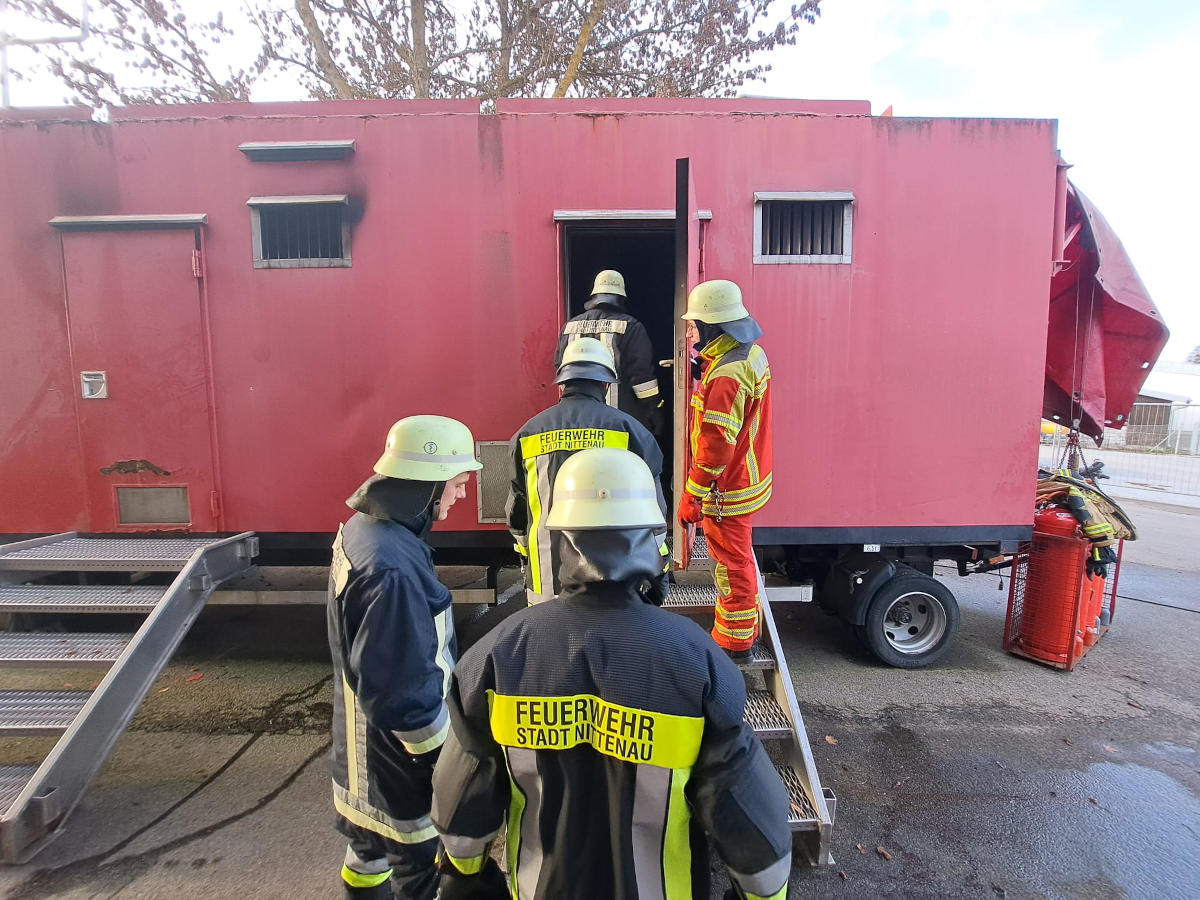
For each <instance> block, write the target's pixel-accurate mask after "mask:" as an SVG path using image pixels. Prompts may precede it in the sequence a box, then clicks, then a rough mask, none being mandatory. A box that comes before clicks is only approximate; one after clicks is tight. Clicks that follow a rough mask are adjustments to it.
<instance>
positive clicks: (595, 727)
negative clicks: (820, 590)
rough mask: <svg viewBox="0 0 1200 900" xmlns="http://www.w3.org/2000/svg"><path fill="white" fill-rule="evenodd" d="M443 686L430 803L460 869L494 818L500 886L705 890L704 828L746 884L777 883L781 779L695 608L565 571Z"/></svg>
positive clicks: (579, 891) (522, 899)
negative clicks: (649, 599)
mask: <svg viewBox="0 0 1200 900" xmlns="http://www.w3.org/2000/svg"><path fill="white" fill-rule="evenodd" d="M449 702H450V705H451V722H452V729H451V734H450V737H449V738H448V739H447V741H446V746H445V749H444V750H443V752H442V757H441V759H440V760H439V762H438V767H437V770H436V772H435V775H434V805H433V819H434V822H435V823H436V824H437V827H438V830H439V832H440V833H441V834H442V841H443V845H444V846H445V848H446V851H447V853H448V855H449V857H450V860H451V862H452V863H453V864H454V865H455V866H457V867H458V868H459V869H460V870H461V871H463V872H469V871H471V870H472V869H475V868H476V867H477V866H478V864H479V863H480V862H481V861H482V859H483V856H484V855H485V854H486V853H487V848H488V844H489V843H490V842H491V841H492V840H493V839H494V838H495V836H496V835H497V834H498V832H499V829H500V828H502V827H504V828H506V838H505V840H506V844H507V849H508V871H509V877H510V881H511V889H512V893H513V896H514V897H515V898H518V900H550V898H554V900H559V898H568V900H569V898H592V897H605V898H612V900H634V898H637V900H691V898H693V897H705V898H707V897H708V896H709V894H708V885H707V884H705V883H704V881H705V879H706V876H707V873H708V861H707V859H695V860H694V859H693V857H692V853H693V849H694V848H696V847H697V846H703V841H696V840H695V839H696V838H698V837H699V834H700V832H704V833H707V835H708V837H709V839H710V840H711V842H712V844H713V845H714V847H715V849H716V851H717V853H718V855H719V856H720V858H721V859H722V860H723V861H724V862H725V864H726V865H727V866H728V867H729V869H730V871H731V874H732V877H733V878H734V880H735V881H737V883H738V884H739V886H740V887H741V888H742V890H743V891H744V892H745V893H747V895H748V896H750V897H779V898H782V897H784V896H785V893H786V889H787V880H788V875H789V873H790V870H791V834H790V832H789V830H788V826H787V816H788V803H789V801H788V796H787V793H786V791H785V789H784V787H783V784H782V782H781V781H780V779H779V775H778V774H777V773H776V771H775V768H774V766H773V765H772V764H771V762H770V760H769V759H768V757H767V755H766V752H765V751H764V750H763V748H762V745H761V744H760V743H759V741H758V739H757V738H756V737H755V736H754V734H753V732H752V731H751V730H750V728H749V726H748V725H746V724H745V722H744V721H743V719H742V717H743V711H744V707H745V703H746V688H745V681H744V679H743V678H742V676H741V674H740V672H739V671H738V670H737V668H736V667H735V666H734V665H733V664H732V663H731V662H730V660H729V659H728V658H727V657H726V656H725V654H724V653H723V652H722V651H721V649H720V648H719V647H717V646H716V644H714V643H713V641H712V639H711V638H710V637H709V636H708V635H707V633H705V632H704V630H703V629H701V628H700V626H698V625H697V624H696V623H694V622H692V621H690V620H688V619H685V618H683V617H681V616H677V615H674V614H672V613H670V612H668V611H666V610H663V609H660V608H658V607H655V606H652V605H650V604H647V603H643V602H642V601H641V599H640V598H639V597H638V596H637V595H636V593H634V591H633V590H632V589H630V588H627V587H623V586H622V585H620V584H616V583H612V582H608V583H600V584H592V585H588V586H587V587H586V588H584V589H582V590H578V589H572V590H571V591H569V592H567V594H566V595H564V597H562V598H560V600H559V601H558V602H556V603H545V604H541V605H539V606H536V607H533V608H531V609H529V610H524V611H522V612H520V613H518V614H516V615H514V616H512V617H511V618H509V619H508V620H506V621H505V622H503V623H502V624H501V625H499V626H498V627H497V628H496V629H495V630H494V631H492V632H491V633H490V634H488V635H487V636H486V637H485V638H484V639H483V640H482V641H480V643H478V644H476V645H475V646H474V647H472V648H471V650H470V651H468V652H467V653H466V654H464V656H463V658H462V660H461V661H460V663H459V665H458V667H457V668H456V669H455V673H454V685H453V687H452V688H451V693H450V697H449Z"/></svg>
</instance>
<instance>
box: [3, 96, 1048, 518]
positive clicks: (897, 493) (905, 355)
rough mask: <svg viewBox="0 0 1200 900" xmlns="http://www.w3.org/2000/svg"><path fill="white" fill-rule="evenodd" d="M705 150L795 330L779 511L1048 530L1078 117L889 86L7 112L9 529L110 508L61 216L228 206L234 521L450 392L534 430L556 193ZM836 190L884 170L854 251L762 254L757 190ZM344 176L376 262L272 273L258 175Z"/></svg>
mask: <svg viewBox="0 0 1200 900" xmlns="http://www.w3.org/2000/svg"><path fill="white" fill-rule="evenodd" d="M332 139H354V140H355V141H356V145H357V152H355V153H354V154H353V156H352V157H350V158H349V159H347V160H345V161H333V162H293V163H254V162H251V161H249V160H247V159H246V158H245V157H244V156H243V155H242V154H241V153H239V152H238V149H237V147H238V144H239V143H241V142H244V141H302V140H332ZM680 156H690V157H691V159H692V172H693V176H694V179H695V183H696V192H697V201H698V204H699V206H701V207H702V208H705V209H711V210H712V221H711V223H709V224H708V225H707V227H706V229H705V234H706V246H705V252H704V260H705V271H704V275H705V277H709V278H713V277H723V278H732V279H734V280H736V281H739V282H740V283H741V284H742V285H743V287H744V289H745V292H746V296H747V302H748V304H749V306H750V308H751V311H752V312H753V313H754V315H755V316H756V317H757V318H758V319H759V320H760V322H761V323H762V325H763V327H764V329H765V331H766V336H765V338H764V339H763V341H762V343H763V345H764V347H765V348H766V350H767V352H768V354H769V356H770V359H771V364H772V372H773V377H774V382H773V390H774V391H775V398H776V399H775V405H776V409H777V410H778V417H777V420H776V426H775V427H776V436H775V446H776V455H777V463H776V478H775V496H774V499H773V500H772V501H771V503H770V504H769V505H768V507H767V508H766V510H765V511H764V512H763V513H761V514H760V516H759V517H758V519H757V521H756V524H758V525H761V526H768V527H789V528H790V527H796V528H818V527H847V526H864V527H877V526H890V527H902V526H963V525H969V526H1012V525H1027V524H1028V523H1029V520H1030V510H1031V508H1032V507H1031V504H1030V500H1031V497H1032V491H1033V483H1034V477H1035V467H1036V447H1037V441H1036V440H1035V439H1034V435H1035V433H1036V429H1037V427H1038V425H1037V423H1038V417H1039V411H1040V408H1041V398H1042V381H1043V365H1044V361H1045V335H1046V316H1047V295H1048V284H1049V275H1050V248H1051V244H1052V241H1051V225H1052V221H1053V203H1054V179H1055V162H1056V158H1057V157H1056V153H1055V126H1054V123H1052V122H1048V121H1034V120H1019V121H1018V120H953V119H941V120H926V119H920V120H916V119H904V118H891V117H886V118H884V117H871V116H870V115H869V114H867V110H866V108H865V107H864V106H863V105H862V104H847V105H841V106H839V105H822V104H816V105H810V106H804V105H798V104H795V103H793V104H791V105H789V104H788V103H787V102H779V103H777V104H776V105H772V103H771V102H769V101H690V102H688V103H686V104H674V103H672V102H668V101H621V102H619V103H609V104H596V103H592V104H581V103H575V104H574V105H572V104H571V103H570V102H566V101H563V102H556V101H537V102H531V101H513V102H509V103H502V104H501V105H500V110H499V114H493V115H480V114H478V109H477V106H476V105H475V104H472V103H469V102H461V103H439V102H434V101H427V102H411V101H410V102H401V101H380V102H378V103H363V102H351V103H344V104H342V103H313V104H286V105H277V106H241V105H234V106H195V107H169V108H157V109H138V108H134V109H126V110H118V111H116V112H115V113H114V118H113V121H112V122H111V123H108V124H99V123H93V122H90V121H86V120H79V119H76V120H73V121H71V120H61V121H55V120H47V119H45V118H43V119H41V120H40V121H18V120H15V119H14V118H13V117H11V115H10V116H9V117H8V118H0V161H2V166H3V172H4V176H3V178H0V208H2V209H4V210H5V214H4V215H3V216H2V217H0V265H2V266H3V270H4V273H5V274H4V279H3V282H4V287H3V290H2V292H0V307H2V309H0V315H2V317H3V322H4V331H3V336H2V338H0V350H2V352H3V354H4V357H5V367H4V371H5V385H4V390H3V391H0V429H2V430H3V433H4V436H5V440H4V445H3V447H2V448H0V532H6V533H14V532H15V533H32V532H49V531H58V530H66V529H78V530H85V531H86V530H91V529H93V528H94V524H93V523H94V522H96V521H99V520H98V518H97V517H96V511H95V510H92V509H89V507H88V504H87V501H86V499H85V498H86V497H87V496H88V493H89V489H92V491H93V493H94V488H95V485H96V483H97V480H98V479H103V478H105V477H107V476H102V475H100V474H99V472H98V471H95V470H94V467H93V468H88V467H86V466H85V463H84V457H83V450H82V449H81V435H80V429H79V426H78V420H77V414H78V407H79V404H80V402H81V401H79V400H78V399H76V398H77V396H78V393H79V386H78V371H77V369H78V368H87V366H86V365H79V363H81V362H82V361H81V360H73V359H72V355H71V349H72V348H71V346H70V342H69V339H68V335H69V329H68V321H67V317H68V311H69V304H68V303H67V302H66V299H65V296H64V266H63V254H62V248H61V239H62V236H61V235H60V233H59V232H58V231H56V230H55V229H54V228H52V227H50V226H49V225H48V224H47V223H48V222H49V220H50V219H51V218H52V217H54V216H63V215H101V214H122V213H129V214H133V213H156V214H157V213H205V214H207V224H206V225H205V226H203V228H204V242H205V253H206V267H207V278H206V285H205V287H206V291H205V294H206V297H205V299H204V300H202V301H201V302H206V303H207V309H206V310H205V312H206V314H207V317H208V321H209V322H210V325H211V373H210V377H211V379H212V397H213V406H214V407H215V408H214V409H213V410H212V414H213V416H214V421H213V426H214V428H215V438H214V443H215V446H216V451H217V455H218V460H217V462H218V464H219V471H220V484H219V491H220V501H221V502H220V512H221V518H220V525H221V527H222V528H224V529H225V530H242V529H252V530H258V531H264V532H272V531H277V532H296V531H301V532H302V531H321V532H325V531H330V530H332V529H334V528H335V527H336V525H337V523H338V522H339V521H341V520H342V519H343V518H344V515H345V512H346V509H345V507H344V505H343V502H342V501H343V499H344V498H345V497H346V496H348V495H349V493H350V492H351V491H352V490H353V488H354V487H355V486H356V485H357V484H358V483H359V481H360V480H361V479H362V478H363V477H364V476H365V474H367V473H368V472H369V470H370V466H371V464H372V462H373V461H374V459H375V457H376V455H377V454H378V451H379V446H380V444H381V442H382V438H383V436H384V434H385V432H386V429H387V427H388V425H389V424H391V422H393V421H394V420H395V419H397V418H399V417H401V416H404V415H407V414H412V413H425V412H438V413H444V414H447V415H453V416H456V417H459V418H461V419H463V420H464V421H466V422H467V423H468V424H469V425H470V427H471V428H472V430H473V431H474V433H475V435H476V437H477V439H480V440H504V439H507V438H508V437H509V436H510V435H511V434H512V432H513V431H514V430H515V429H516V428H517V427H518V426H519V425H520V424H521V423H522V422H523V421H524V420H525V419H526V418H527V417H528V416H530V415H531V414H533V413H534V412H536V411H537V410H538V409H540V408H542V407H543V406H545V405H547V404H549V403H550V402H552V400H553V397H554V393H553V390H552V387H551V385H550V381H551V376H552V373H551V370H550V367H551V357H552V353H553V347H554V340H555V336H556V334H557V332H558V329H559V325H560V321H561V300H560V286H559V278H560V274H559V260H558V252H559V250H558V242H557V231H556V229H557V226H556V224H555V222H554V221H553V217H552V213H553V211H554V210H556V209H620V208H628V209H647V208H656V209H666V208H669V207H671V206H672V203H673V196H674V195H673V190H674V184H673V176H674V160H675V158H676V157H680ZM821 190H850V191H853V192H854V197H855V200H854V238H853V262H852V263H851V264H848V265H755V264H753V262H752V249H753V248H752V243H753V221H754V215H753V214H754V192H755V191H821ZM325 193H330V194H333V193H338V194H340V193H347V194H350V195H351V196H352V197H353V198H354V199H355V201H356V202H357V203H359V204H361V209H362V215H361V220H360V221H358V222H357V223H356V224H355V226H354V229H353V266H352V267H351V268H345V269H283V270H268V269H254V268H253V267H252V262H251V256H252V251H251V232H250V212H249V209H248V208H247V206H246V201H247V199H248V198H250V197H251V196H261V195H293V194H325ZM122 290H124V291H127V292H129V294H130V295H133V296H134V297H135V298H136V300H135V301H133V302H131V301H130V300H129V298H128V297H126V298H125V300H124V302H123V303H122V304H121V307H120V308H121V309H122V310H129V309H136V310H138V312H137V313H136V314H137V315H144V316H148V317H152V316H154V315H155V308H156V304H157V303H159V302H162V298H160V297H157V296H155V295H153V294H152V293H151V292H150V291H148V290H146V289H145V288H144V287H143V285H141V284H139V283H138V282H137V281H130V282H127V283H125V284H124V285H123V287H122ZM668 302H669V301H668ZM199 339H200V338H198V340H199ZM114 389H115V386H114ZM85 402H86V401H85ZM163 402H164V403H169V402H171V400H170V397H164V398H163ZM193 439H194V438H193ZM181 452H182V451H181ZM124 455H126V456H128V457H129V458H141V457H143V456H144V454H142V453H140V452H137V451H136V450H135V449H133V448H130V449H129V450H128V451H127V452H126V453H125V454H124ZM166 455H167V456H169V455H170V454H169V453H168V454H166ZM148 461H149V462H151V463H154V464H155V465H157V466H160V467H162V468H164V469H170V468H171V465H172V464H173V462H172V460H171V459H167V458H164V459H149V458H148ZM89 465H90V464H89ZM195 502H196V501H195V500H193V503H195ZM450 525H451V526H452V527H453V528H456V529H458V530H463V531H466V530H478V529H483V528H496V527H498V526H481V525H478V524H477V523H476V510H475V503H474V498H470V499H469V500H468V502H465V503H463V504H460V505H459V506H458V507H457V508H456V509H455V510H454V512H453V514H452V519H451V522H450Z"/></svg>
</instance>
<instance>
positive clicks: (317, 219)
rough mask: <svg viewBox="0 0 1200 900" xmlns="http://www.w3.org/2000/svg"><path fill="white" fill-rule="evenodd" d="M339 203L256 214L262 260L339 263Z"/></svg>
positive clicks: (341, 206)
mask: <svg viewBox="0 0 1200 900" xmlns="http://www.w3.org/2000/svg"><path fill="white" fill-rule="evenodd" d="M345 209H346V207H345V205H344V204H342V203H280V204H273V205H270V206H262V207H260V208H259V210H258V227H259V243H260V247H261V250H262V256H261V258H262V259H341V258H342V257H343V256H344V255H345V254H344V253H343V248H342V214H343V212H344V211H345Z"/></svg>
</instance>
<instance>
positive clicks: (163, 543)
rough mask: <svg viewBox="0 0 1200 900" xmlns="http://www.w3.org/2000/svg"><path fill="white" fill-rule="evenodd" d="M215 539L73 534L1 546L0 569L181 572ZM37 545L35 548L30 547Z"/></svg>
mask: <svg viewBox="0 0 1200 900" xmlns="http://www.w3.org/2000/svg"><path fill="white" fill-rule="evenodd" d="M216 540H217V539H216V538H197V537H182V538H109V537H105V538H83V537H76V536H74V535H72V536H70V537H64V538H59V539H58V540H52V541H47V542H45V543H36V542H35V541H22V542H20V543H18V544H12V545H10V547H11V549H8V550H5V549H4V547H3V546H0V569H28V570H34V571H41V572H56V571H70V572H76V571H103V570H118V571H137V572H173V571H176V570H178V569H182V568H183V567H184V565H185V564H186V563H187V561H188V560H189V559H190V558H191V556H192V554H193V553H195V552H196V551H197V550H199V549H200V548H202V547H206V546H208V545H209V544H212V543H215V542H216ZM31 544H36V545H35V546H30V545H31Z"/></svg>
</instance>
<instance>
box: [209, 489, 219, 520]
mask: <svg viewBox="0 0 1200 900" xmlns="http://www.w3.org/2000/svg"><path fill="white" fill-rule="evenodd" d="M208 508H209V509H210V510H211V511H212V516H213V518H214V519H218V520H219V519H220V518H221V495H220V493H218V492H217V491H212V492H211V493H210V494H209V495H208Z"/></svg>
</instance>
